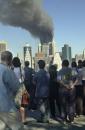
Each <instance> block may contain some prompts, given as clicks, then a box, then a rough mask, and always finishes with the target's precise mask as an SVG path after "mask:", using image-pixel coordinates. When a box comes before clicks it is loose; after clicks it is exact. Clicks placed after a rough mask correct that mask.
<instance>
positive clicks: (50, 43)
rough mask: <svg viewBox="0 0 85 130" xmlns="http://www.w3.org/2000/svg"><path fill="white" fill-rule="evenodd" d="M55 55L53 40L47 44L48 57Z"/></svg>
mask: <svg viewBox="0 0 85 130" xmlns="http://www.w3.org/2000/svg"><path fill="white" fill-rule="evenodd" d="M55 53H56V43H55V42H54V40H53V41H52V42H49V55H53V56H54V55H55Z"/></svg>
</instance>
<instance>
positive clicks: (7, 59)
mask: <svg viewBox="0 0 85 130" xmlns="http://www.w3.org/2000/svg"><path fill="white" fill-rule="evenodd" d="M1 62H2V63H4V64H6V65H7V66H11V63H12V53H11V52H10V51H4V52H2V53H1Z"/></svg>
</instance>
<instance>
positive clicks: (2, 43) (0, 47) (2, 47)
mask: <svg viewBox="0 0 85 130" xmlns="http://www.w3.org/2000/svg"><path fill="white" fill-rule="evenodd" d="M6 48H7V42H5V41H0V61H1V53H2V52H3V51H6Z"/></svg>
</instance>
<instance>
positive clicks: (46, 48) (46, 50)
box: [42, 44, 49, 57]
mask: <svg viewBox="0 0 85 130" xmlns="http://www.w3.org/2000/svg"><path fill="white" fill-rule="evenodd" d="M42 53H43V54H44V55H45V57H48V56H49V44H42Z"/></svg>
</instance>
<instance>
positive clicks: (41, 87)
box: [0, 51, 85, 130]
mask: <svg viewBox="0 0 85 130" xmlns="http://www.w3.org/2000/svg"><path fill="white" fill-rule="evenodd" d="M38 66H39V71H38V72H35V71H34V70H33V69H32V68H30V67H29V61H25V67H24V69H22V67H21V62H20V59H19V58H18V57H14V58H13V56H12V53H11V52H9V51H5V52H2V54H1V63H0V124H1V123H2V124H4V125H3V129H2V130H6V129H7V128H10V130H15V129H16V130H23V125H26V124H27V121H26V116H28V115H27V114H26V109H28V110H38V111H39V112H40V116H39V119H38V120H37V122H41V123H49V118H52V119H54V120H57V119H60V120H62V121H65V122H69V123H71V122H73V121H74V117H75V118H76V117H80V115H85V60H84V61H81V60H79V61H78V64H77V63H76V62H72V63H71V65H69V61H68V60H63V61H62V68H61V70H59V71H57V65H50V66H49V69H48V70H46V69H45V61H44V60H39V61H38ZM22 84H24V86H25V90H24V91H23V94H22V97H21V99H20V100H21V104H20V106H19V108H17V106H16V103H15V97H16V94H17V92H18V90H19V89H20V88H21V86H22ZM28 118H29V117H28Z"/></svg>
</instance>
